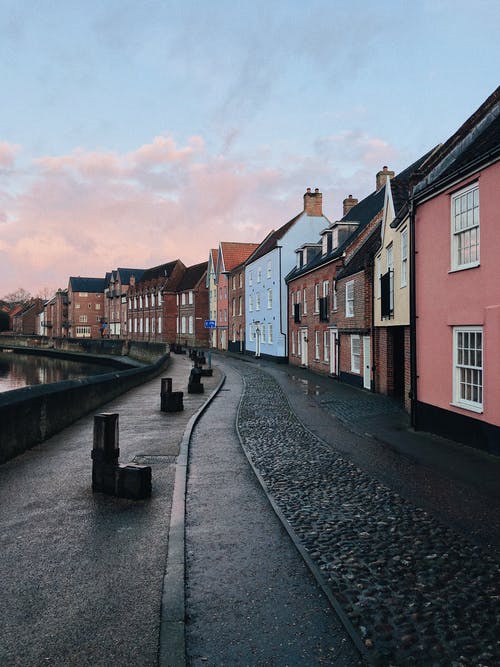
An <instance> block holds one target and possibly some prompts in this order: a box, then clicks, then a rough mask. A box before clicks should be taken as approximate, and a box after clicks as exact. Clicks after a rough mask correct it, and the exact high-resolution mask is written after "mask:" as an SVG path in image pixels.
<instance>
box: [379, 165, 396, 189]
mask: <svg viewBox="0 0 500 667" xmlns="http://www.w3.org/2000/svg"><path fill="white" fill-rule="evenodd" d="M391 178H394V172H393V171H391V170H389V169H388V168H387V165H384V167H383V168H382V171H379V172H378V173H377V176H376V189H377V190H380V188H382V187H383V186H384V185H385V184H386V181H387V179H391Z"/></svg>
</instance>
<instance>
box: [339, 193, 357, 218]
mask: <svg viewBox="0 0 500 667" xmlns="http://www.w3.org/2000/svg"><path fill="white" fill-rule="evenodd" d="M342 203H343V205H344V212H343V213H342V216H344V215H347V214H348V213H349V211H350V210H351V208H352V207H353V206H356V204H357V203H358V200H357V199H356V197H353V196H352V195H349V196H348V197H346V198H345V199H344V201H343V202H342Z"/></svg>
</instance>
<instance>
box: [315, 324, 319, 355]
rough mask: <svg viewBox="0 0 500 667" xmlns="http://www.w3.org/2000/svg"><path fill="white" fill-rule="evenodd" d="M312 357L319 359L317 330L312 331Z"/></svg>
mask: <svg viewBox="0 0 500 667" xmlns="http://www.w3.org/2000/svg"><path fill="white" fill-rule="evenodd" d="M314 358H315V359H316V360H319V331H315V332H314Z"/></svg>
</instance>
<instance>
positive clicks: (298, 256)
mask: <svg viewBox="0 0 500 667" xmlns="http://www.w3.org/2000/svg"><path fill="white" fill-rule="evenodd" d="M302 254H303V253H302V250H298V251H297V268H298V269H300V268H301V267H302Z"/></svg>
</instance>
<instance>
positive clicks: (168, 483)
mask: <svg viewBox="0 0 500 667" xmlns="http://www.w3.org/2000/svg"><path fill="white" fill-rule="evenodd" d="M191 366H192V363H191V362H190V360H189V358H186V357H184V356H176V355H173V358H172V366H171V367H170V368H169V369H168V371H167V372H165V373H163V376H165V377H172V378H173V389H174V391H184V405H185V410H184V412H182V413H176V414H165V413H161V412H160V410H159V403H160V395H159V394H160V379H159V378H158V379H155V380H153V381H151V382H148V383H146V384H144V385H142V386H141V387H138V388H136V389H134V390H132V391H130V392H128V393H126V394H125V395H123V396H122V397H120V398H118V399H117V400H115V401H113V402H112V403H109V404H107V405H104V406H102V408H101V409H100V410H99V411H97V412H118V413H119V414H120V461H121V462H129V461H132V460H133V461H136V462H139V463H146V464H148V465H151V467H152V472H153V493H152V497H151V498H150V499H148V500H146V501H139V502H134V501H131V500H124V499H117V498H112V497H108V496H105V495H102V494H98V493H96V494H93V493H92V490H91V468H92V462H91V458H90V452H91V449H92V438H93V416H92V415H89V416H87V417H84V418H83V419H81V420H79V421H78V422H76V423H75V424H73V425H72V426H71V427H69V428H67V429H65V430H64V431H63V432H61V433H60V434H58V435H56V436H54V437H52V438H51V439H50V440H47V441H46V442H44V443H43V444H41V445H39V446H37V447H35V448H34V449H32V450H30V451H28V452H26V453H25V454H23V455H22V456H19V457H17V458H15V459H13V460H12V461H9V462H8V463H6V464H4V465H2V466H0V553H1V558H0V599H1V600H2V604H1V609H0V637H1V640H0V664H1V665H2V667H10V666H13V665H20V666H22V667H40V666H41V665H57V666H58V667H61V666H66V665H78V666H81V665H89V666H90V665H92V667H97V666H101V665H102V666H103V667H110V665H113V667H117V666H122V665H123V666H125V665H127V666H129V665H134V666H139V665H148V666H153V665H157V664H158V654H159V636H160V619H161V615H160V611H161V610H160V606H161V597H162V587H163V578H164V574H165V563H166V555H167V546H168V534H169V517H170V508H171V502H172V493H173V486H174V476H175V462H176V458H177V456H178V453H179V446H180V443H181V441H182V437H183V435H184V431H185V429H186V426H187V423H188V421H189V419H190V418H191V417H192V416H193V415H194V414H195V413H196V412H197V411H198V410H199V409H200V407H201V406H202V405H203V404H204V403H205V402H206V400H207V398H208V396H209V394H210V390H211V388H213V387H215V386H216V385H217V383H218V381H219V378H220V376H219V374H218V373H217V372H216V373H215V374H214V377H213V378H203V380H204V385H205V390H206V392H205V394H203V395H189V394H187V381H188V377H189V372H190V369H191Z"/></svg>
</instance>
